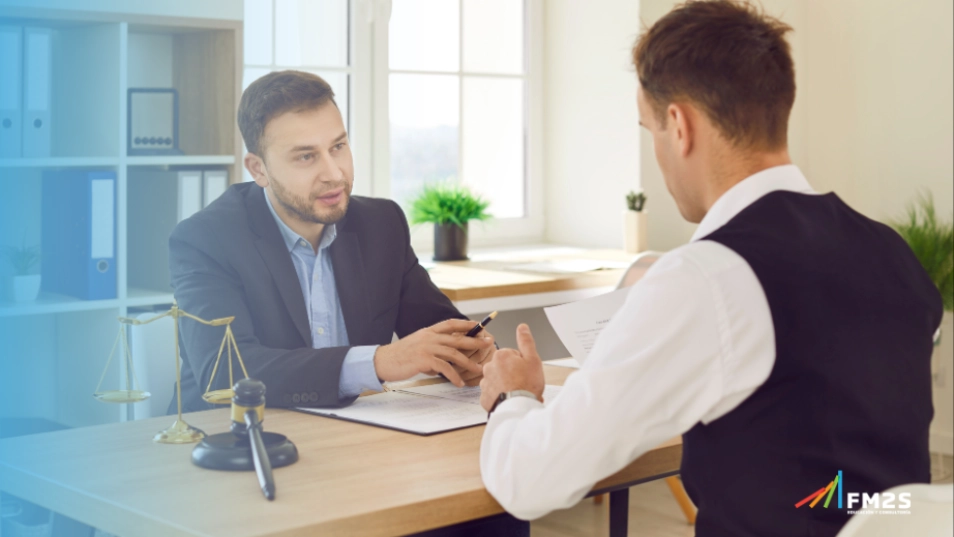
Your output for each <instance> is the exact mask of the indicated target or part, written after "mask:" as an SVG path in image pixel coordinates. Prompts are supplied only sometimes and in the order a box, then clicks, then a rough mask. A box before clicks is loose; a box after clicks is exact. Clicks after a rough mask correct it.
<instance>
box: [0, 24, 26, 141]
mask: <svg viewBox="0 0 954 537" xmlns="http://www.w3.org/2000/svg"><path fill="white" fill-rule="evenodd" d="M22 88H23V29H22V28H20V27H19V26H0V158H19V157H20V156H21V154H22V149H21V148H22V136H23V127H22V123H23V121H22V120H23V113H22V111H21V110H20V105H21V103H22V101H23V99H22V97H21V95H20V93H21V91H22Z"/></svg>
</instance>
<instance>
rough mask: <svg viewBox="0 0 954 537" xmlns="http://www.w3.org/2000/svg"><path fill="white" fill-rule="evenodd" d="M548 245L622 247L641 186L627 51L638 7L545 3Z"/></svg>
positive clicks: (629, 2)
mask: <svg viewBox="0 0 954 537" xmlns="http://www.w3.org/2000/svg"><path fill="white" fill-rule="evenodd" d="M544 4H545V8H544V9H545V13H544V19H545V23H544V24H545V32H544V33H545V36H546V37H545V45H544V49H545V54H544V56H545V58H544V62H545V67H544V71H545V75H544V114H543V116H544V131H545V132H546V135H545V138H544V184H545V190H546V192H545V196H546V202H545V204H546V211H545V212H546V230H547V231H546V232H547V240H548V241H550V242H556V243H561V244H572V245H581V246H596V247H608V248H622V246H623V242H622V241H623V224H622V212H623V210H625V208H626V198H625V196H626V193H627V192H629V191H630V190H635V189H638V188H639V125H638V121H639V119H638V116H637V111H636V84H635V80H636V79H635V74H634V72H633V68H632V65H631V64H630V59H629V57H630V56H629V52H630V48H631V47H632V45H633V40H634V39H635V38H636V35H637V33H638V31H639V3H638V2H636V1H633V0H603V1H601V2H600V3H599V9H594V5H593V4H592V3H590V2H580V1H578V0H547V1H546V2H545V3H544Z"/></svg>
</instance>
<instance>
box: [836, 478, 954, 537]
mask: <svg viewBox="0 0 954 537" xmlns="http://www.w3.org/2000/svg"><path fill="white" fill-rule="evenodd" d="M885 492H893V493H895V497H897V494H898V493H900V492H910V493H911V507H910V509H905V511H911V514H893V515H863V514H859V515H854V516H852V517H851V519H850V520H848V523H847V524H845V527H843V528H842V529H841V531H840V532H839V533H838V537H891V536H895V535H917V536H919V537H941V536H945V537H950V536H951V535H954V484H951V483H948V484H944V485H925V484H912V485H901V486H898V487H894V488H891V489H888V490H887V491H885ZM895 505H896V506H897V505H898V502H897V501H895Z"/></svg>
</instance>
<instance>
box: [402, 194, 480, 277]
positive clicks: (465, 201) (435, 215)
mask: <svg viewBox="0 0 954 537" xmlns="http://www.w3.org/2000/svg"><path fill="white" fill-rule="evenodd" d="M489 206H490V202H489V201H486V200H484V199H483V198H481V197H480V196H477V195H475V194H474V193H472V192H471V191H470V189H468V188H467V187H465V186H463V185H457V184H449V183H437V184H429V185H425V186H424V188H423V190H421V193H420V195H418V197H417V198H416V199H414V200H413V201H412V202H411V206H410V220H411V223H412V224H414V225H417V224H425V223H431V224H434V261H462V260H465V259H467V223H468V222H469V221H471V220H487V219H488V218H490V217H491V215H490V214H489V213H488V212H487V207H489Z"/></svg>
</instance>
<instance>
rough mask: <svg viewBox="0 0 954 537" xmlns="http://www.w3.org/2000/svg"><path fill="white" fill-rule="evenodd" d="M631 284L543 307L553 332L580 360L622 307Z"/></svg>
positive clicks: (580, 361)
mask: <svg viewBox="0 0 954 537" xmlns="http://www.w3.org/2000/svg"><path fill="white" fill-rule="evenodd" d="M629 291H630V288H624V289H619V290H616V291H613V292H611V293H606V294H605V295H600V296H595V297H593V298H587V299H584V300H578V301H576V302H570V303H569V304H561V305H559V306H552V307H549V308H543V311H544V312H546V314H547V319H549V320H550V324H551V325H552V326H553V330H554V331H555V332H556V335H557V336H558V337H559V338H560V341H562V342H563V345H564V346H565V347H566V350H568V351H570V355H571V356H573V358H575V359H576V361H577V362H579V363H580V364H582V363H583V361H584V360H586V357H587V355H589V353H590V349H592V348H593V344H594V343H596V338H597V337H598V336H599V335H600V332H602V331H603V328H605V327H606V325H607V324H609V322H610V319H612V318H613V315H616V312H617V311H619V309H620V308H622V307H623V303H624V302H626V296H627V295H628V294H629Z"/></svg>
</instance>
